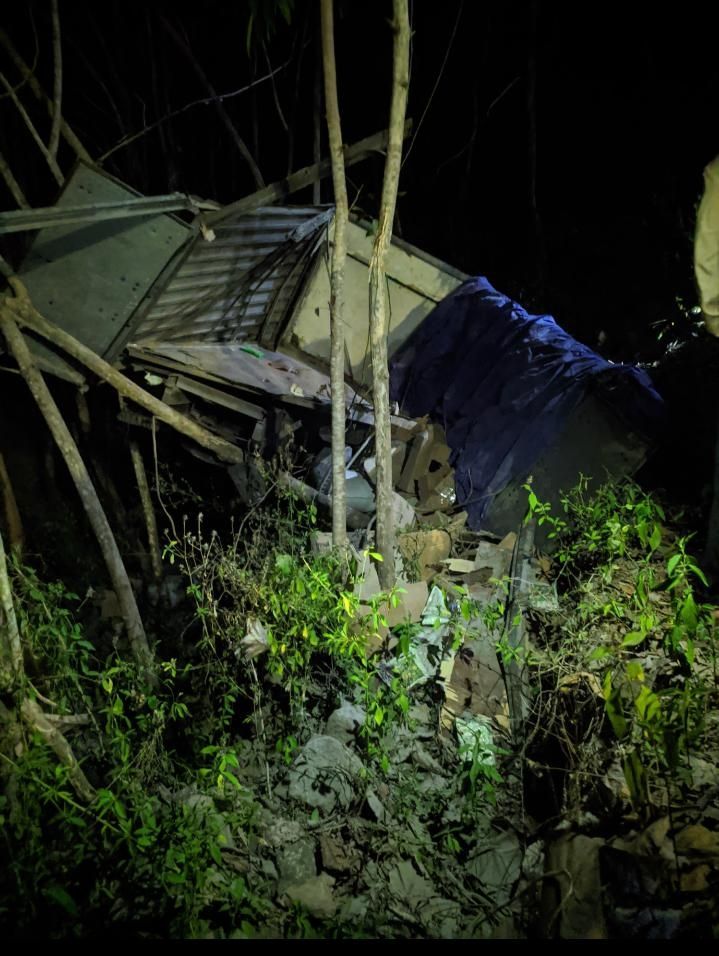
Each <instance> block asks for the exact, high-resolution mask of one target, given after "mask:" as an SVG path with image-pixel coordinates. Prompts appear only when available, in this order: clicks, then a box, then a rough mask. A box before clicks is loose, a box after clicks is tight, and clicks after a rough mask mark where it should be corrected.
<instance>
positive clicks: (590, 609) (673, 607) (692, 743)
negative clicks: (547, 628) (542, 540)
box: [526, 479, 716, 810]
mask: <svg viewBox="0 0 719 956" xmlns="http://www.w3.org/2000/svg"><path fill="white" fill-rule="evenodd" d="M526 489H527V492H528V505H529V508H528V515H527V517H528V518H531V517H533V518H535V519H536V520H537V522H538V524H548V525H549V526H550V528H551V531H550V535H549V537H550V538H553V539H554V540H555V543H556V554H557V558H558V561H559V571H558V582H559V583H560V584H562V585H563V586H564V588H565V590H566V591H567V592H569V593H572V594H573V595H574V599H575V600H576V601H577V612H576V615H575V617H576V620H577V623H578V624H579V631H578V634H577V638H578V640H577V642H573V643H572V644H571V648H572V649H571V652H567V653H571V655H572V657H573V659H574V667H575V668H576V669H577V670H584V669H589V670H594V671H597V670H598V672H599V673H598V677H599V680H600V686H601V696H602V699H603V702H604V709H605V714H606V718H607V721H608V723H609V725H610V727H611V729H612V731H613V733H614V736H615V738H616V739H617V741H619V743H620V745H621V750H622V754H623V757H622V762H623V769H624V776H625V780H626V784H627V787H628V789H629V792H630V794H631V798H632V802H633V803H634V805H635V806H636V807H637V808H638V809H641V810H644V809H646V807H647V805H648V804H649V802H650V801H651V800H652V792H653V790H654V789H655V788H656V786H657V782H658V781H663V782H664V784H665V785H666V786H667V787H668V786H670V785H671V783H672V781H676V780H680V779H681V778H682V775H683V774H685V773H687V772H688V771H687V768H688V757H689V755H690V754H691V753H692V751H693V750H694V748H695V747H696V746H697V745H698V744H699V741H700V739H701V733H702V730H703V718H704V713H705V711H706V708H707V706H708V704H709V700H710V698H711V696H712V695H713V694H715V693H716V674H715V655H716V646H715V642H716V624H715V617H714V609H713V608H712V607H711V606H709V605H706V604H702V602H701V601H700V600H699V599H698V597H697V593H696V585H697V582H699V583H701V584H703V585H704V586H706V585H707V581H706V578H705V576H704V574H703V572H702V570H701V568H700V567H699V566H698V565H697V563H696V561H695V560H694V559H693V558H692V557H691V556H690V554H689V553H688V551H687V547H688V544H689V541H688V539H687V538H678V539H675V538H669V537H668V536H667V534H666V532H665V530H664V525H663V523H664V521H665V514H664V511H663V509H662V508H661V506H660V505H659V504H657V502H656V501H654V499H653V498H652V497H651V496H650V495H648V494H647V493H645V492H644V491H642V490H641V489H640V488H639V487H638V486H637V485H635V484H634V483H632V482H621V483H609V484H607V485H604V486H602V487H601V488H598V489H597V490H596V491H595V493H594V494H593V495H590V494H589V490H588V482H587V481H586V479H582V481H580V483H579V485H578V487H577V488H575V489H574V490H573V491H571V492H570V493H569V494H567V495H565V496H564V497H563V498H562V510H563V515H562V516H561V517H558V516H554V515H553V514H552V512H551V508H550V506H549V505H548V504H546V503H544V502H541V501H539V500H538V499H537V496H536V495H535V493H534V492H533V491H532V489H531V486H530V485H527V486H526ZM595 634H596V635H601V639H600V640H598V641H597V642H596V643H594V644H593V643H592V641H591V637H592V635H595ZM608 635H609V638H608ZM646 653H650V657H649V660H650V661H654V662H655V663H654V665H653V674H649V673H648V672H647V666H646V664H645V663H644V659H643V657H642V655H644V654H646ZM657 654H660V655H662V657H661V658H659V659H658V663H656V661H657V658H656V655H657ZM561 655H562V651H561V650H560V651H559V652H558V655H557V657H558V659H559V658H561ZM562 666H563V667H565V668H566V666H567V663H566V661H564V662H563V664H562ZM712 674H713V678H714V679H713V681H712Z"/></svg>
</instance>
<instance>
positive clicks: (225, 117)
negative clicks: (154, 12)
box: [160, 15, 265, 189]
mask: <svg viewBox="0 0 719 956" xmlns="http://www.w3.org/2000/svg"><path fill="white" fill-rule="evenodd" d="M160 22H161V23H162V26H163V27H164V28H165V30H166V31H167V32H168V33H169V34H170V36H171V37H172V39H173V40H174V41H175V43H176V44H177V46H178V47H179V49H180V50H181V51H182V52H183V54H184V55H185V57H186V58H187V59H188V61H189V62H190V65H191V66H192V68H193V70H194V71H195V73H196V74H197V76H198V78H199V80H200V82H201V83H202V84H203V86H204V87H205V89H206V90H207V92H208V94H209V96H210V99H211V100H212V103H213V104H214V106H215V108H216V110H217V113H218V115H219V117H220V119H221V121H222V123H223V125H224V127H225V129H226V130H227V132H228V133H229V135H230V138H231V139H232V142H233V143H234V144H235V146H236V147H237V151H238V152H239V154H240V155H241V156H242V158H243V159H244V160H245V162H246V163H247V165H248V166H249V167H250V172H251V173H252V178H253V179H254V181H255V185H256V186H257V188H258V189H262V187H263V186H264V185H265V181H264V179H263V178H262V173H261V172H260V170H259V167H258V165H257V163H256V162H255V158H254V156H253V155H252V153H251V152H250V151H249V149H248V148H247V144H246V143H245V141H244V139H242V137H241V136H240V134H239V133H238V132H237V130H236V129H235V124H234V123H233V122H232V120H231V119H230V114H229V113H228V112H227V110H226V109H225V107H224V106H223V105H222V102H221V100H220V99H219V97H218V96H217V93H216V91H215V88H214V86H213V85H212V83H210V81H209V79H208V78H207V74H206V73H205V71H204V70H203V69H202V67H201V66H200V63H199V62H198V61H197V59H195V57H194V56H193V53H192V50H191V49H190V48H189V46H188V45H187V43H185V41H184V40H183V38H182V37H181V36H180V34H179V33H178V31H177V30H176V29H175V27H174V26H173V25H172V24H171V23H170V21H169V20H167V19H165V17H163V16H162V15H160Z"/></svg>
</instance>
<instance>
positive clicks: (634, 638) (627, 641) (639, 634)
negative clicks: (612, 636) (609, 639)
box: [621, 631, 647, 647]
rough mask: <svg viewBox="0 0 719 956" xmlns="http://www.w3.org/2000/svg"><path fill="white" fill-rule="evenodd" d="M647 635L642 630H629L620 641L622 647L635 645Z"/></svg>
mask: <svg viewBox="0 0 719 956" xmlns="http://www.w3.org/2000/svg"><path fill="white" fill-rule="evenodd" d="M646 637H647V635H646V634H645V633H644V632H643V631H631V633H629V634H627V636H626V637H625V638H624V640H623V641H622V644H621V646H622V647H636V645H637V644H641V643H642V641H644V640H646Z"/></svg>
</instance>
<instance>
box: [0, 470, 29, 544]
mask: <svg viewBox="0 0 719 956" xmlns="http://www.w3.org/2000/svg"><path fill="white" fill-rule="evenodd" d="M0 495H1V496H2V500H3V510H4V511H5V523H6V525H7V531H8V538H9V540H10V550H11V551H13V552H14V553H15V554H16V555H17V556H18V557H21V556H22V550H23V545H24V543H25V535H24V533H23V527H22V520H21V518H20V510H19V508H18V506H17V501H16V500H15V492H14V491H13V487H12V482H11V481H10V475H9V474H8V473H7V468H6V467H5V459H4V458H3V456H2V452H0Z"/></svg>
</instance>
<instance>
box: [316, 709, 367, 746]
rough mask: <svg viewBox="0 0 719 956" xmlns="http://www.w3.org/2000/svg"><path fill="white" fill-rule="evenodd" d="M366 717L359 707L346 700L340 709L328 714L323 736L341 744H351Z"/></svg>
mask: <svg viewBox="0 0 719 956" xmlns="http://www.w3.org/2000/svg"><path fill="white" fill-rule="evenodd" d="M366 716H367V715H366V714H365V712H364V710H362V708H361V707H357V705H356V704H351V703H350V702H349V701H347V700H346V701H344V702H343V703H342V706H341V707H338V708H337V710H335V711H333V712H332V713H331V714H330V716H329V718H328V720H327V723H326V725H325V735H326V736H327V737H334V738H335V740H339V742H340V743H341V744H349V743H352V741H353V740H355V738H356V736H357V731H358V730H359V728H360V727H361V726H362V724H364V722H365V719H366Z"/></svg>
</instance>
